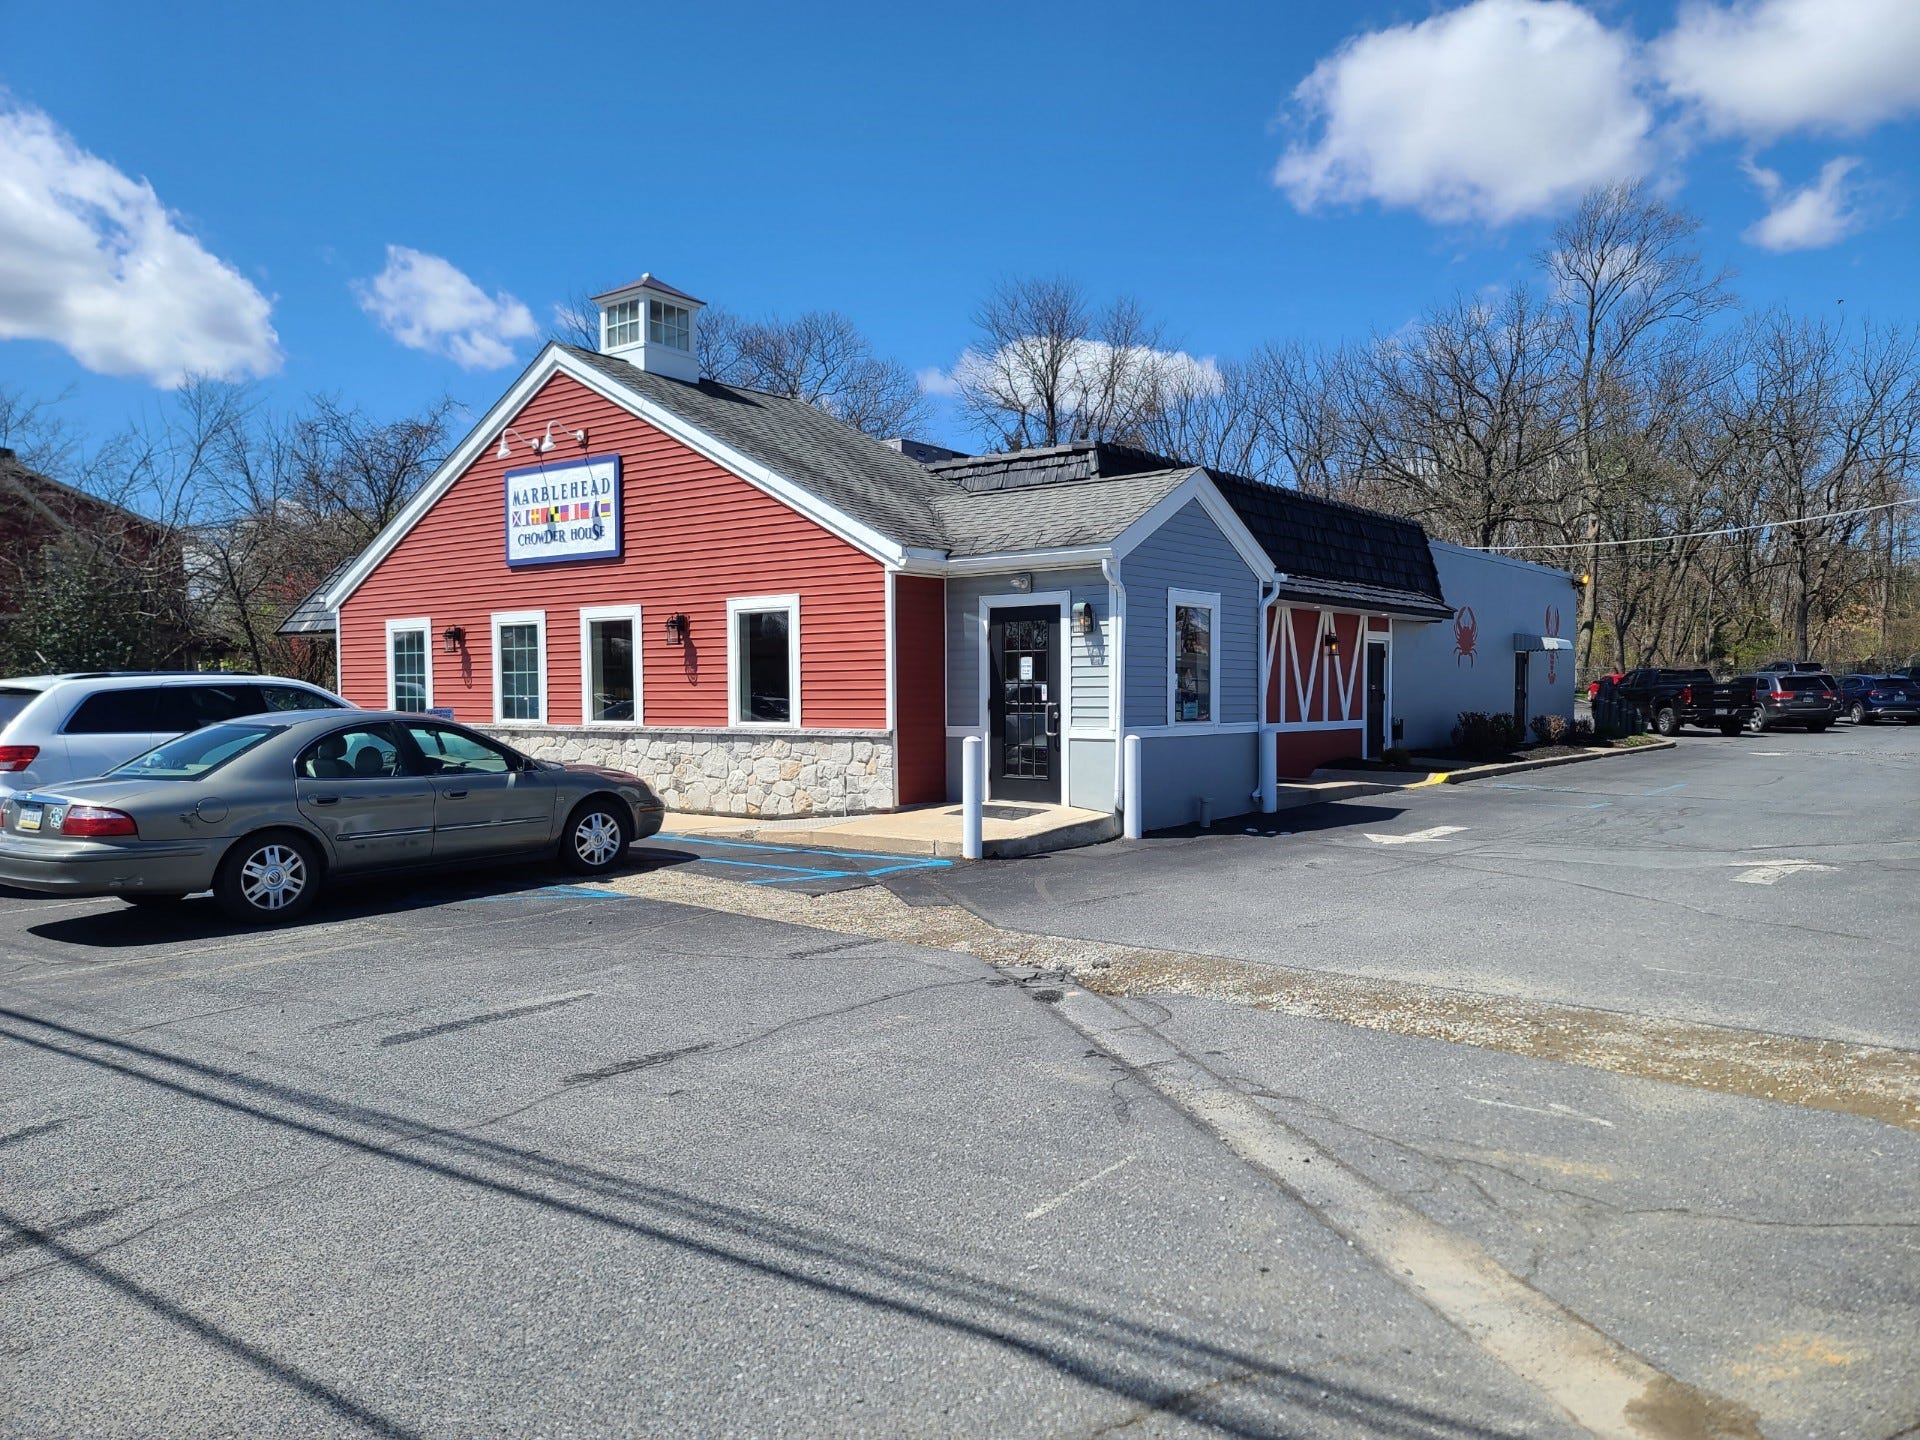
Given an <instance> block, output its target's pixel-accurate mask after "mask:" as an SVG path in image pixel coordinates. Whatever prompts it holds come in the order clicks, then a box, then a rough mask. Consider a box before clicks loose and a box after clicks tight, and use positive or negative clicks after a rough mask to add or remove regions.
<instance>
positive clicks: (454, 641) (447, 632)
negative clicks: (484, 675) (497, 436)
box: [440, 439, 507, 655]
mask: <svg viewBox="0 0 1920 1440" xmlns="http://www.w3.org/2000/svg"><path fill="white" fill-rule="evenodd" d="M500 443H501V444H502V445H504V444H506V443H507V442H506V441H505V440H504V439H503V440H502V441H501V442H500ZM440 638H441V640H443V641H444V642H446V647H447V654H449V655H452V654H455V653H457V652H458V651H459V649H460V647H461V646H462V645H464V644H466V643H467V632H466V631H465V630H463V629H462V628H461V627H460V626H458V625H449V626H447V628H446V629H444V630H442V631H441V632H440Z"/></svg>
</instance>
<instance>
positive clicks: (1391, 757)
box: [1380, 745, 1413, 770]
mask: <svg viewBox="0 0 1920 1440" xmlns="http://www.w3.org/2000/svg"><path fill="white" fill-rule="evenodd" d="M1380 758H1381V759H1382V760H1384V761H1386V763H1387V764H1389V765H1391V766H1392V767H1393V768H1394V769H1396V770H1404V769H1406V768H1407V766H1409V765H1411V764H1412V763H1413V755H1412V753H1411V752H1409V751H1408V749H1407V747H1406V746H1404V745H1393V746H1389V747H1388V748H1387V750H1386V751H1385V753H1383V754H1382V755H1381V756H1380Z"/></svg>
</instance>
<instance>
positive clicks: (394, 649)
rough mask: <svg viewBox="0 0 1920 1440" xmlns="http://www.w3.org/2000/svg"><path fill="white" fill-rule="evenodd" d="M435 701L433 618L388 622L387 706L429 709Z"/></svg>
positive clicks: (390, 708) (418, 617)
mask: <svg viewBox="0 0 1920 1440" xmlns="http://www.w3.org/2000/svg"><path fill="white" fill-rule="evenodd" d="M432 704H433V621H432V620H431V619H430V618H428V617H427V616H425V615H421V616H417V617H414V618H412V619H407V620H389V621H387V708H388V709H389V710H419V711H422V712H424V711H426V710H427V709H428V708H429V707H431V706H432Z"/></svg>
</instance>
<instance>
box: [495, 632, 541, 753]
mask: <svg viewBox="0 0 1920 1440" xmlns="http://www.w3.org/2000/svg"><path fill="white" fill-rule="evenodd" d="M493 718H494V719H495V720H497V721H499V720H520V721H528V722H531V723H533V724H536V725H544V724H546V723H547V612H546V611H544V610H504V611H498V612H496V613H495V614H494V616H493Z"/></svg>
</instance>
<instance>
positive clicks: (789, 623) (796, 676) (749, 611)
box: [727, 595, 800, 726]
mask: <svg viewBox="0 0 1920 1440" xmlns="http://www.w3.org/2000/svg"><path fill="white" fill-rule="evenodd" d="M727 723H728V724H729V725H779V726H798V725H799V724H800V597H799V596H798V595H748V596H742V597H740V598H737V599H733V600H729V601H727Z"/></svg>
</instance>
